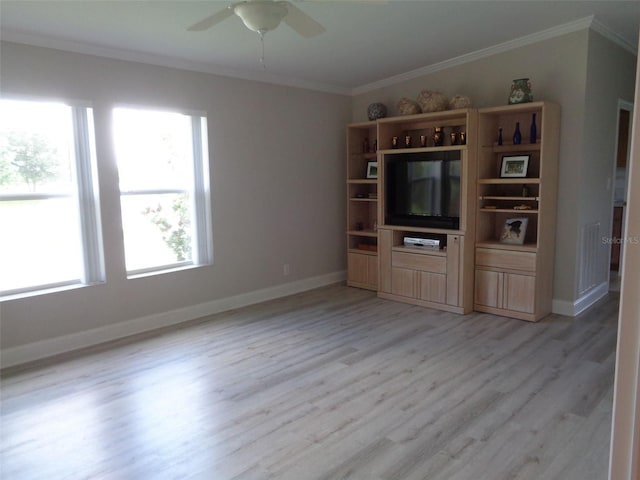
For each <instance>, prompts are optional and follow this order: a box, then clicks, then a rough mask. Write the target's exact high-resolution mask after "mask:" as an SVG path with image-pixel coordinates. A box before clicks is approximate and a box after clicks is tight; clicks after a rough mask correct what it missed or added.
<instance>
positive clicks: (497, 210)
mask: <svg viewBox="0 0 640 480" xmlns="http://www.w3.org/2000/svg"><path fill="white" fill-rule="evenodd" d="M480 211H481V212H493V213H513V214H518V215H520V214H525V213H538V210H533V209H531V208H529V209H526V210H524V209H516V208H486V207H485V208H481V209H480Z"/></svg>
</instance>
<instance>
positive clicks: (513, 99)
mask: <svg viewBox="0 0 640 480" xmlns="http://www.w3.org/2000/svg"><path fill="white" fill-rule="evenodd" d="M527 102H533V94H532V93H531V82H530V81H529V79H528V78H519V79H517V80H514V81H513V83H512V84H511V93H510V94H509V105H513V104H516V103H527Z"/></svg>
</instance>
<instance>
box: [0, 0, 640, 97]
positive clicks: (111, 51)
mask: <svg viewBox="0 0 640 480" xmlns="http://www.w3.org/2000/svg"><path fill="white" fill-rule="evenodd" d="M294 1H295V5H296V6H298V7H299V8H300V9H302V10H304V11H305V12H306V13H307V14H308V15H310V16H311V17H313V18H314V19H315V20H317V21H318V22H319V23H321V24H322V25H323V26H324V27H325V28H326V32H325V33H323V34H321V35H319V36H317V37H314V38H302V37H300V36H298V35H297V34H296V33H295V32H294V31H293V30H291V29H290V28H289V27H288V26H287V25H285V24H281V25H280V26H279V27H278V28H277V29H276V30H274V31H271V32H269V33H267V35H266V37H265V48H266V64H267V69H266V70H264V69H263V68H262V65H261V64H260V61H259V58H260V56H261V48H260V39H259V36H258V35H257V34H256V33H254V32H251V31H249V30H248V29H246V28H245V27H244V25H243V24H242V22H241V20H240V19H239V18H237V17H235V16H232V17H230V18H228V19H226V20H224V21H223V22H222V23H220V24H218V25H215V26H214V27H212V28H211V29H210V30H207V31H204V32H190V31H187V27H189V26H190V25H192V24H194V23H196V22H198V21H199V20H201V19H203V18H204V17H207V16H208V15H211V14H212V13H215V12H216V11H218V10H221V9H223V8H224V7H225V6H227V5H229V4H230V3H231V2H221V1H216V0H197V1H196V0H145V1H140V0H136V1H131V0H109V1H104V0H73V1H68V0H44V1H25V0H0V35H1V37H2V39H3V40H8V41H14V42H20V43H27V44H32V45H41V46H49V47H53V48H60V49H64V50H70V51H76V52H83V53H91V54H98V55H104V56H108V57H114V58H123V59H129V60H137V61H143V62H147V63H154V64H160V65H169V66H177V67H181V68H188V69H193V70H198V71H206V72H212V73H220V74H223V75H230V76H237V77H241V78H251V79H257V80H264V81H270V82H276V83H285V84H293V85H301V86H308V87H311V88H319V89H322V90H328V91H334V92H340V93H353V92H358V91H366V90H367V89H369V88H372V87H373V86H375V85H381V84H383V83H384V82H385V80H387V79H389V78H390V77H394V76H398V75H403V74H406V73H407V72H412V71H415V70H417V69H424V68H429V67H431V68H434V66H437V65H441V64H447V62H449V63H450V62H452V61H460V60H462V59H464V58H466V57H468V56H474V55H478V54H482V52H491V51H496V50H499V49H505V48H509V46H514V45H519V44H524V43H527V42H529V41H534V40H539V39H541V38H547V37H550V36H553V35H558V34H562V33H565V32H569V31H572V30H578V29H582V28H587V27H588V26H592V28H594V29H596V30H597V31H600V32H601V33H604V34H605V35H607V36H608V37H609V38H611V39H613V40H615V41H616V42H617V43H619V44H620V45H622V46H624V47H625V48H627V49H628V50H630V51H633V52H634V53H635V52H636V50H637V45H638V30H639V27H640V0H634V1H613V0H605V1H567V0H565V1H554V2H550V1H542V0H535V1H527V0H516V1H483V0H475V1H454V0H448V1H398V0H387V1H386V2H385V1H376V0H371V1H366V0H365V1H357V0H352V1H348V0H344V1H340V0H338V1H331V0H324V1H323V0H314V1H311V0H307V1H304V0H297V1H296V0H294Z"/></svg>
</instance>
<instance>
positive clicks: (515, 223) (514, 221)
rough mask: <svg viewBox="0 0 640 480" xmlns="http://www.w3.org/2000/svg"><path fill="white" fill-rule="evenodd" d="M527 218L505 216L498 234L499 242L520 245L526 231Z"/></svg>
mask: <svg viewBox="0 0 640 480" xmlns="http://www.w3.org/2000/svg"><path fill="white" fill-rule="evenodd" d="M528 223H529V219H528V218H507V220H505V222H504V226H503V227H502V233H501V234H500V242H501V243H510V244H513V245H522V244H523V243H524V236H525V235H526V233H527V224H528Z"/></svg>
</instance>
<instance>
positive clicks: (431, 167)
mask: <svg viewBox="0 0 640 480" xmlns="http://www.w3.org/2000/svg"><path fill="white" fill-rule="evenodd" d="M384 178H385V212H384V214H385V223H386V224H388V225H405V226H412V227H424V228H443V229H449V230H457V229H459V228H460V152H459V151H457V150H453V151H449V152H420V153H405V154H394V155H388V156H387V157H386V158H385V172H384Z"/></svg>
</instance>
